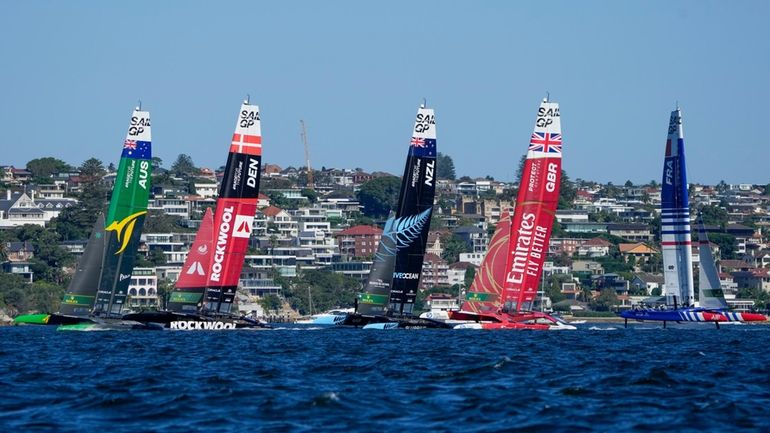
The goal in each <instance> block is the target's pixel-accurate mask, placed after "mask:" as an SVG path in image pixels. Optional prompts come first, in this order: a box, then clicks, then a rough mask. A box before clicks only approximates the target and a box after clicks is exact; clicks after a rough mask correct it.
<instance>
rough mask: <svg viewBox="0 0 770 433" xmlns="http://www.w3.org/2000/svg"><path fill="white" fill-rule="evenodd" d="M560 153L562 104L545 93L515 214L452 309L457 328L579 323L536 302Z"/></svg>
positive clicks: (561, 326) (495, 237) (560, 326)
mask: <svg viewBox="0 0 770 433" xmlns="http://www.w3.org/2000/svg"><path fill="white" fill-rule="evenodd" d="M561 159H562V135H561V117H560V113H559V104H558V103H556V102H551V101H549V100H548V99H547V98H546V99H544V100H543V102H542V103H541V104H540V107H539V109H538V111H537V118H536V120H535V128H534V131H533V132H532V136H531V138H530V142H529V149H528V152H527V157H526V160H525V163H524V170H523V171H522V178H521V181H520V182H519V192H518V195H517V197H516V207H515V209H514V214H513V217H512V218H510V219H509V218H507V215H505V214H504V215H503V217H502V218H501V220H500V222H499V223H498V225H497V227H496V230H495V234H494V235H493V239H492V241H491V243H490V248H489V251H488V253H487V256H485V258H484V262H483V263H482V267H481V269H480V270H479V273H478V274H477V275H476V277H475V279H474V281H473V284H472V285H471V287H470V290H469V292H468V294H467V295H466V300H465V302H464V303H463V305H462V307H461V308H460V310H458V311H453V312H451V313H450V314H449V317H450V321H451V322H454V323H458V322H459V323H458V324H457V325H456V326H455V329H533V330H560V329H575V327H574V326H572V325H569V324H567V323H566V322H564V321H563V320H561V319H558V318H556V317H553V316H551V315H549V314H546V313H544V312H541V311H535V310H534V309H533V308H532V307H533V303H534V301H535V298H536V296H537V289H538V285H539V283H540V276H541V275H542V272H543V263H544V262H545V258H546V254H547V253H548V241H549V239H550V237H551V228H552V226H553V218H554V214H555V213H556V206H557V204H558V202H559V185H560V181H561Z"/></svg>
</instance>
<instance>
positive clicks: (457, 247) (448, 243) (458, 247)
mask: <svg viewBox="0 0 770 433" xmlns="http://www.w3.org/2000/svg"><path fill="white" fill-rule="evenodd" d="M441 243H442V244H444V251H443V252H442V253H441V258H442V259H444V260H446V261H447V263H456V262H457V261H458V260H459V258H460V253H467V252H468V251H470V248H469V247H468V244H467V243H466V242H465V241H464V240H463V238H461V237H460V236H457V235H456V234H454V233H452V234H446V235H444V236H442V237H441Z"/></svg>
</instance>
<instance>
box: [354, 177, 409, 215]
mask: <svg viewBox="0 0 770 433" xmlns="http://www.w3.org/2000/svg"><path fill="white" fill-rule="evenodd" d="M400 188H401V180H400V179H399V178H397V177H395V176H382V177H376V178H374V179H372V180H369V181H367V182H364V183H363V184H361V188H360V189H359V190H358V201H359V202H360V203H361V205H362V206H363V207H364V215H367V216H369V217H372V218H383V217H385V216H387V215H388V212H390V211H391V209H395V208H396V203H397V201H398V193H399V189H400Z"/></svg>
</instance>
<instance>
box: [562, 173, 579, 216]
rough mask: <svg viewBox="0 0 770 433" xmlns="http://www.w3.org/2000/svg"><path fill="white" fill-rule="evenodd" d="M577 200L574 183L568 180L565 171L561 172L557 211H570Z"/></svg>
mask: <svg viewBox="0 0 770 433" xmlns="http://www.w3.org/2000/svg"><path fill="white" fill-rule="evenodd" d="M575 198H577V188H576V187H575V183H574V182H572V181H571V180H570V179H569V176H568V175H567V172H566V171H565V170H562V171H561V185H560V186H559V205H558V208H559V209H572V207H573V206H574V203H575Z"/></svg>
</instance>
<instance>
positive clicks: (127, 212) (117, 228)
mask: <svg viewBox="0 0 770 433" xmlns="http://www.w3.org/2000/svg"><path fill="white" fill-rule="evenodd" d="M151 142H152V135H151V126H150V113H149V112H148V111H142V109H141V107H137V108H136V109H135V110H134V112H133V113H132V115H131V119H130V123H129V127H128V133H127V134H126V139H125V141H124V142H123V151H122V154H121V158H120V164H119V166H118V172H117V176H116V178H115V186H114V188H113V190H112V197H111V199H110V206H109V209H108V211H107V214H106V216H105V215H104V214H100V215H99V216H98V217H97V219H96V222H95V224H94V227H93V230H92V231H91V236H90V238H89V241H88V243H87V245H86V248H85V251H84V253H83V256H82V257H81V258H80V261H79V262H78V265H77V269H76V271H75V275H74V276H73V278H72V280H71V282H70V284H69V286H68V288H67V291H66V293H65V294H64V298H63V299H62V302H61V305H60V307H59V312H57V313H54V314H32V315H23V316H19V317H17V318H16V319H15V323H27V324H48V325H76V324H81V323H85V324H93V323H98V322H103V321H104V320H110V319H117V318H119V317H120V315H121V314H122V313H123V312H124V309H125V308H126V307H125V301H126V296H127V293H128V285H129V283H130V280H131V273H132V272H133V268H134V262H135V260H136V253H137V248H138V246H139V237H140V235H141V232H142V226H143V225H144V219H145V217H146V215H147V202H148V199H149V192H150V175H151V171H152V164H151V163H150V160H151V158H152V144H151Z"/></svg>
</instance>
